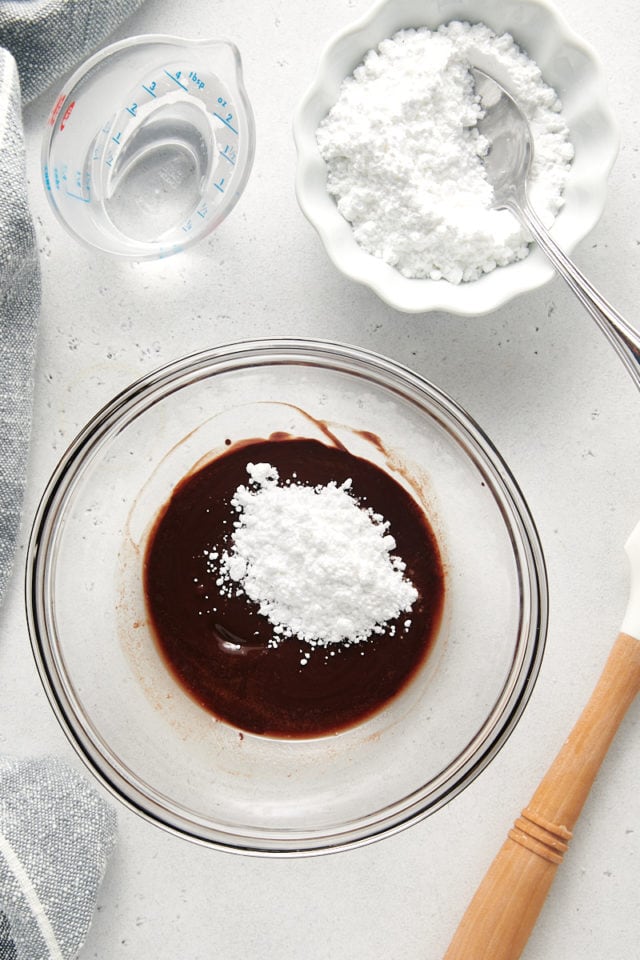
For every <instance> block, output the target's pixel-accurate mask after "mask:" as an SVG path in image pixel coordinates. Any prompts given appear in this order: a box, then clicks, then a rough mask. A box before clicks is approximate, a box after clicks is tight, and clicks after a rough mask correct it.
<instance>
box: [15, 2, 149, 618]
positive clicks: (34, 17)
mask: <svg viewBox="0 0 640 960" xmlns="http://www.w3.org/2000/svg"><path fill="white" fill-rule="evenodd" d="M142 2H143V0H102V2H101V0H20V2H3V0H0V163H1V164H2V166H1V167H0V169H1V170H2V177H0V602H1V601H2V597H3V593H4V589H5V586H6V583H7V580H8V578H9V573H10V571H11V566H12V559H13V554H14V550H15V542H16V538H17V535H18V529H19V524H20V511H21V507H22V497H23V492H24V484H25V472H26V462H27V451H28V443H29V433H30V426H31V405H32V390H33V387H32V375H33V360H34V351H35V344H36V331H37V318H38V311H39V305H40V272H39V265H38V256H37V248H36V243H35V235H34V230H33V224H32V221H31V216H30V213H29V205H28V197H27V189H26V176H25V164H24V143H23V135H22V118H21V98H22V100H29V99H31V98H33V97H35V96H37V94H39V93H41V92H42V91H43V90H44V89H45V88H46V87H47V86H49V84H51V83H52V82H53V80H54V79H55V78H56V77H57V76H58V75H60V74H61V73H63V72H64V71H66V70H68V69H69V68H70V67H71V66H73V65H74V64H75V63H76V62H77V61H78V60H79V59H80V58H81V57H82V56H83V55H84V54H86V53H88V52H89V51H90V50H91V49H93V48H94V47H96V46H97V45H98V44H99V43H100V42H101V41H102V40H103V39H104V38H105V37H106V36H107V35H108V34H109V33H110V32H111V31H112V30H113V29H114V28H115V27H116V26H117V24H118V23H120V22H121V21H122V20H124V19H125V17H127V16H129V15H130V14H131V13H132V12H133V11H134V10H136V9H137V8H138V7H139V6H140V5H141V4H142ZM16 64H17V68H16Z"/></svg>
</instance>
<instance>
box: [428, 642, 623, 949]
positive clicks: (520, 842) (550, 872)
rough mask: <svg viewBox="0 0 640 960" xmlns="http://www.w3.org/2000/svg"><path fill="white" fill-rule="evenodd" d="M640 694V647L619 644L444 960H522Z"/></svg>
mask: <svg viewBox="0 0 640 960" xmlns="http://www.w3.org/2000/svg"><path fill="white" fill-rule="evenodd" d="M639 690H640V641H638V640H635V639H634V638H633V637H631V636H629V635H628V634H626V633H621V634H620V635H619V636H618V639H617V640H616V642H615V644H614V646H613V649H612V650H611V653H610V654H609V658H608V660H607V662H606V664H605V667H604V670H603V671H602V674H601V676H600V679H599V680H598V683H597V685H596V688H595V690H594V691H593V693H592V695H591V697H590V699H589V702H588V703H587V705H586V707H585V709H584V710H583V711H582V714H581V716H580V719H579V720H578V722H577V723H576V725H575V727H574V728H573V730H572V731H571V733H570V735H569V737H568V739H567V740H566V741H565V743H564V744H563V746H562V747H561V749H560V752H559V753H558V755H557V757H556V759H555V760H554V762H553V763H552V765H551V767H550V768H549V770H548V771H547V773H546V774H545V776H544V778H543V780H542V781H541V783H540V786H539V787H538V789H537V790H536V792H535V793H534V795H533V798H532V800H531V803H530V804H529V806H528V807H527V808H526V809H525V810H524V811H523V813H522V816H521V817H519V818H518V819H517V820H516V822H515V824H514V826H513V828H512V829H511V830H510V831H509V835H508V837H507V839H506V841H505V843H504V844H503V846H502V848H501V850H500V851H499V853H498V855H497V857H496V858H495V860H494V861H493V863H492V864H491V866H490V867H489V870H488V871H487V873H486V875H485V877H484V879H483V880H482V882H481V884H480V886H479V887H478V890H477V891H476V893H475V896H474V897H473V899H472V901H471V903H470V904H469V906H468V907H467V910H466V913H465V914H464V917H463V918H462V921H461V923H460V926H459V927H458V929H457V931H456V933H455V936H454V938H453V940H452V941H451V944H450V946H449V949H448V950H447V953H446V955H445V958H444V960H517V958H518V957H519V956H520V955H521V953H522V951H523V950H524V947H525V945H526V942H527V940H528V938H529V934H530V933H531V931H532V930H533V927H534V925H535V922H536V920H537V918H538V914H539V913H540V910H541V909H542V905H543V903H544V901H545V898H546V896H547V893H548V891H549V888H550V886H551V884H552V882H553V878H554V876H555V873H556V870H557V869H558V865H559V864H560V863H561V862H562V857H563V855H564V853H565V851H566V849H567V847H568V844H569V840H570V839H571V831H572V829H573V827H574V825H575V823H576V820H577V819H578V817H579V815H580V811H581V810H582V807H583V805H584V802H585V800H586V799H587V795H588V793H589V790H590V789H591V785H592V784H593V781H594V780H595V778H596V774H597V772H598V769H599V768H600V765H601V763H602V761H603V759H604V757H605V754H606V752H607V750H608V748H609V746H610V744H611V741H612V740H613V738H614V736H615V733H616V731H617V729H618V727H619V726H620V723H621V722H622V718H623V717H624V715H625V713H626V711H627V709H628V708H629V706H630V704H631V703H632V701H633V699H634V697H635V696H636V694H637V693H638V691H639Z"/></svg>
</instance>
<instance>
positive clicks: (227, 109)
mask: <svg viewBox="0 0 640 960" xmlns="http://www.w3.org/2000/svg"><path fill="white" fill-rule="evenodd" d="M254 149H255V125H254V121H253V114H252V111H251V106H250V104H249V101H248V99H247V95H246V92H245V89H244V85H243V79H242V66H241V60H240V54H239V51H238V49H237V47H236V46H235V45H234V44H233V43H231V42H229V41H227V40H218V41H201V40H183V39H180V38H178V37H165V36H142V37H133V38H128V39H126V40H121V41H119V42H118V43H114V44H112V45H111V46H109V47H106V48H105V49H104V50H101V51H99V52H98V53H96V54H95V55H94V56H93V57H91V58H90V59H89V60H88V61H87V62H86V63H84V64H83V66H82V67H80V69H78V70H77V71H76V72H75V73H74V74H73V76H72V77H71V78H70V79H69V81H68V82H67V84H66V85H65V89H64V91H63V92H62V93H61V94H60V96H59V97H58V99H57V101H56V103H55V105H54V107H53V110H52V111H51V115H50V117H49V124H48V130H47V134H46V136H45V139H44V144H43V157H42V166H43V177H44V184H45V188H46V192H47V195H48V197H49V200H50V201H51V204H52V206H53V209H54V211H55V212H56V214H57V216H58V218H59V219H60V220H61V222H62V223H63V224H64V226H65V227H66V228H67V229H68V230H69V231H70V233H71V234H73V235H74V236H75V237H77V238H78V239H79V240H81V241H83V242H84V243H86V244H88V245H89V246H92V247H96V248H98V249H100V250H103V251H105V252H107V253H111V254H115V255H117V256H122V257H129V258H131V259H135V260H148V259H153V258H156V257H164V256H168V255H170V254H173V253H177V252H179V251H180V250H184V249H185V248H186V247H188V246H191V245H192V244H193V243H195V242H196V241H197V240H199V239H201V238H202V237H204V236H206V235H207V234H209V233H210V232H211V231H212V230H214V229H215V228H216V227H217V226H218V224H219V223H220V222H221V221H222V220H223V219H224V218H225V217H226V216H227V214H228V213H229V212H230V211H231V210H232V208H233V207H234V206H235V204H236V202H237V200H238V198H239V197H240V194H241V193H242V191H243V190H244V187H245V186H246V183H247V179H248V177H249V173H250V170H251V165H252V163H253V155H254Z"/></svg>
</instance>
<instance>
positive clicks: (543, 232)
mask: <svg viewBox="0 0 640 960" xmlns="http://www.w3.org/2000/svg"><path fill="white" fill-rule="evenodd" d="M509 207H510V209H511V210H512V211H513V213H515V214H516V216H518V217H519V218H520V220H521V221H522V223H523V224H524V225H525V226H526V227H527V228H528V229H529V230H530V232H531V233H532V235H533V237H534V239H535V240H536V242H537V243H538V245H539V246H540V247H541V248H542V250H543V251H544V253H546V255H547V256H548V257H549V260H550V261H551V262H552V264H553V266H554V267H555V268H556V270H557V271H558V273H559V274H560V276H561V277H563V279H564V280H566V282H567V283H568V284H569V286H570V287H571V289H572V290H573V292H574V293H575V295H576V296H577V297H578V299H579V300H580V302H581V303H582V305H583V306H584V307H585V308H586V310H587V311H588V312H589V313H590V314H591V316H592V317H593V319H594V320H595V321H596V323H597V324H598V326H599V327H600V329H601V330H602V332H603V333H604V334H605V336H606V337H607V338H608V340H609V341H610V343H611V344H612V346H613V347H614V349H615V350H616V351H617V352H618V354H619V356H620V358H621V360H622V361H623V363H624V364H625V365H626V367H627V370H628V371H629V373H630V374H631V377H632V379H633V380H634V381H635V383H636V385H637V386H638V387H640V334H639V333H638V332H637V331H636V330H634V329H633V327H632V326H631V325H630V324H629V323H627V321H626V320H625V319H624V318H623V317H621V316H620V314H619V313H618V312H617V310H615V309H614V308H613V307H612V306H611V304H610V303H608V302H607V301H606V300H605V298H604V297H603V296H602V294H600V293H599V292H598V291H597V290H596V288H595V287H594V286H593V284H591V283H590V282H589V281H588V280H587V278H586V277H585V276H584V274H583V273H581V271H580V270H579V269H578V268H577V267H576V265H575V263H573V261H572V260H571V259H570V258H569V257H568V256H567V255H566V254H565V253H563V251H562V250H561V249H560V247H559V246H558V245H557V244H556V243H555V241H554V240H553V239H552V237H551V236H550V235H549V233H548V231H547V229H546V228H545V226H544V224H543V223H542V221H541V220H540V218H539V217H538V215H537V214H536V212H535V211H534V210H533V209H532V208H531V206H530V205H529V203H528V202H526V201H525V202H523V203H521V204H518V205H516V204H515V203H511V204H509Z"/></svg>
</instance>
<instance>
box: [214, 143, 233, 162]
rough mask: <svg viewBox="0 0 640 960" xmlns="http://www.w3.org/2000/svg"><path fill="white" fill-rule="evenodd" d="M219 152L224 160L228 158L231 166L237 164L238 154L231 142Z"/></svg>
mask: <svg viewBox="0 0 640 960" xmlns="http://www.w3.org/2000/svg"><path fill="white" fill-rule="evenodd" d="M218 152H219V154H220V156H221V157H222V159H223V160H226V161H227V162H228V163H230V164H231V166H234V165H235V162H236V156H237V154H236V151H235V150H234V149H233V147H232V146H231V144H230V143H228V144H227V145H226V147H225V148H224V150H219V151H218Z"/></svg>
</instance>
